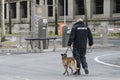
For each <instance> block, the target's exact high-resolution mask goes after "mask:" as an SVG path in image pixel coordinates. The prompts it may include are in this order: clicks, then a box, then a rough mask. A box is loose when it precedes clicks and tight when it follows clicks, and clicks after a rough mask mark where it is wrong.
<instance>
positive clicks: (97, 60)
mask: <svg viewBox="0 0 120 80" xmlns="http://www.w3.org/2000/svg"><path fill="white" fill-rule="evenodd" d="M109 55H112V54H109ZM103 56H108V55H101V56H97V57H96V58H94V60H95V61H96V62H98V63H101V64H104V65H107V66H112V67H118V68H120V66H118V65H114V64H109V63H105V62H103V61H100V60H99V58H100V57H103Z"/></svg>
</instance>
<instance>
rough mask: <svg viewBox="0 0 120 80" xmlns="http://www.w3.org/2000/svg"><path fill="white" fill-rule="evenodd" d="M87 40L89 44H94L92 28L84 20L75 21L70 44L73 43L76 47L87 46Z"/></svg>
mask: <svg viewBox="0 0 120 80" xmlns="http://www.w3.org/2000/svg"><path fill="white" fill-rule="evenodd" d="M87 42H88V45H89V46H92V45H93V36H92V34H91V31H90V29H89V28H88V27H87V26H85V25H84V23H83V22H77V23H75V24H74V25H73V27H72V30H71V33H70V36H69V40H68V46H71V45H72V44H73V47H75V48H86V47H87Z"/></svg>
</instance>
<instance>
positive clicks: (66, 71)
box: [63, 66, 68, 75]
mask: <svg viewBox="0 0 120 80" xmlns="http://www.w3.org/2000/svg"><path fill="white" fill-rule="evenodd" d="M64 68H65V72H64V73H63V75H65V74H66V72H67V74H68V71H67V66H64Z"/></svg>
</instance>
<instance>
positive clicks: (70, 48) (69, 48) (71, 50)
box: [65, 47, 73, 53]
mask: <svg viewBox="0 0 120 80" xmlns="http://www.w3.org/2000/svg"><path fill="white" fill-rule="evenodd" d="M69 49H70V50H71V52H73V51H72V49H71V48H70V47H68V48H67V50H66V52H65V53H67V52H68V50H69Z"/></svg>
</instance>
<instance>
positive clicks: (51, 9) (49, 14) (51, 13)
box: [48, 6, 53, 17]
mask: <svg viewBox="0 0 120 80" xmlns="http://www.w3.org/2000/svg"><path fill="white" fill-rule="evenodd" d="M48 16H49V17H52V16H53V6H48Z"/></svg>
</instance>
